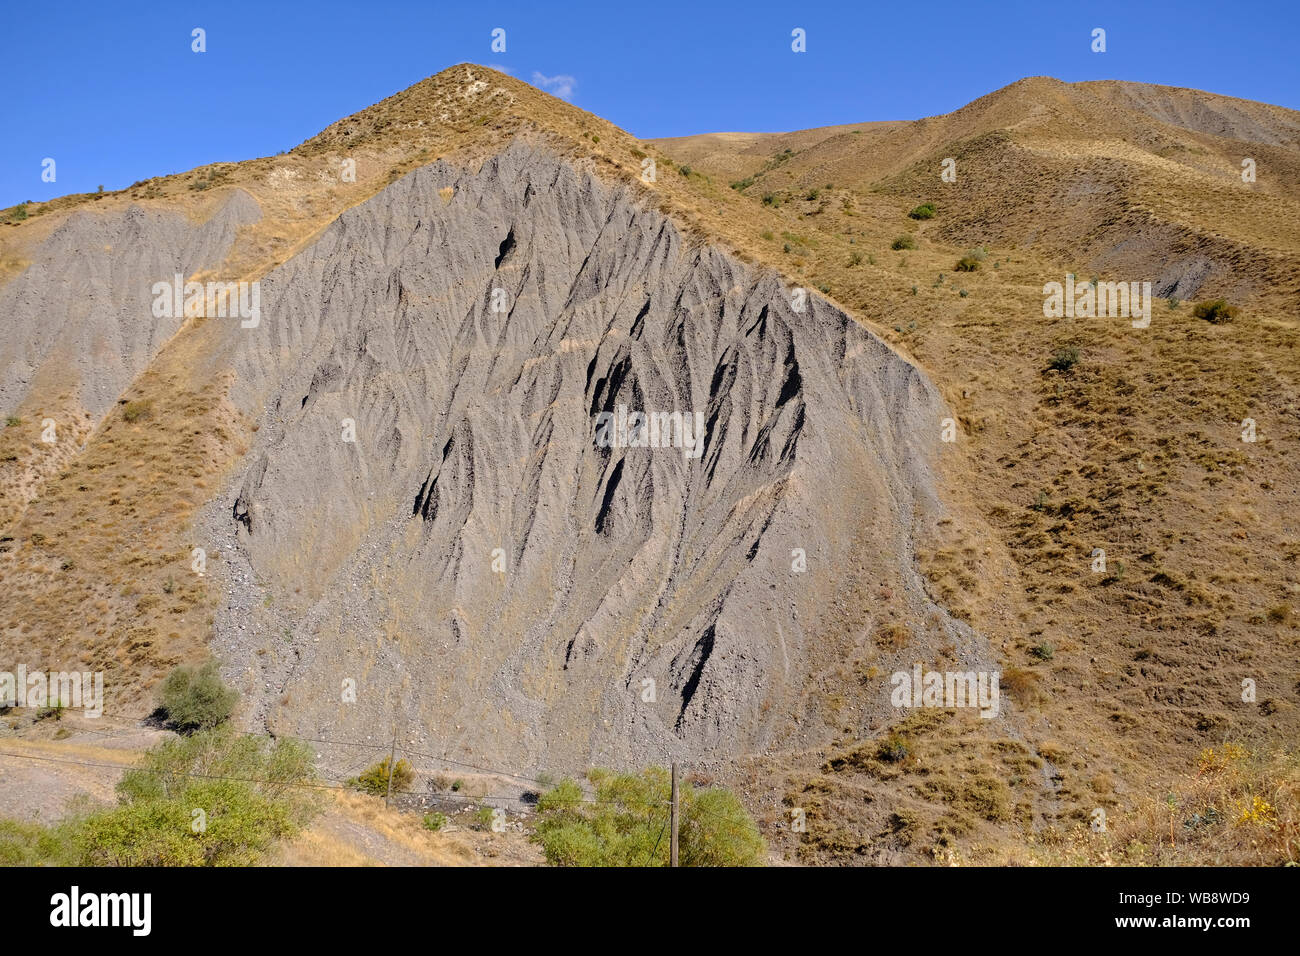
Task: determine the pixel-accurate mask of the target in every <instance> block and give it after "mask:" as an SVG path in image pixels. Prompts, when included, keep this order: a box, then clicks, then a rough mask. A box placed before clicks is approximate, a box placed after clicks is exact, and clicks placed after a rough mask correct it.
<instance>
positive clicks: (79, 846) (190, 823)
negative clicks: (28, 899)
mask: <svg viewBox="0 0 1300 956" xmlns="http://www.w3.org/2000/svg"><path fill="white" fill-rule="evenodd" d="M314 777H315V772H314V769H313V767H312V754H311V751H310V750H308V749H307V748H306V747H305V746H303V745H302V744H300V743H297V742H295V741H289V740H281V741H275V742H270V741H268V740H266V739H265V738H262V737H254V736H250V735H246V734H240V733H237V732H236V731H234V730H232V729H230V728H228V727H219V728H216V729H214V730H207V731H199V732H197V733H195V734H193V735H191V736H189V737H178V738H173V739H170V740H167V741H164V742H163V743H161V744H159V745H158V746H156V747H154V748H152V749H151V750H149V751H148V752H147V753H146V754H145V755H144V758H143V759H142V760H141V761H140V763H139V764H137V765H136V766H135V767H133V768H132V769H131V770H128V771H127V772H126V773H125V774H124V775H123V777H122V780H121V782H120V783H119V784H118V787H117V792H118V805H117V806H115V807H110V808H107V809H100V808H84V807H83V808H81V809H79V810H77V811H76V812H74V813H73V814H72V815H71V816H70V817H69V818H68V819H66V820H64V821H62V822H60V823H58V824H56V825H54V826H52V827H41V826H39V825H36V824H17V823H13V822H9V821H0V863H12V864H15V865H40V864H45V865H65V866H249V865H252V864H255V863H258V862H261V860H262V859H263V858H264V856H265V854H266V852H267V851H268V850H270V849H271V848H272V847H273V846H274V845H275V843H276V842H277V841H279V840H283V839H287V838H290V837H292V836H294V835H295V834H297V833H298V832H299V831H300V830H301V828H302V827H303V826H305V825H306V824H307V822H308V821H309V820H310V819H311V818H312V816H314V815H315V813H316V812H317V811H318V810H319V801H318V800H317V799H316V794H315V792H314V791H313V790H312V789H311V782H312V780H313V779H314Z"/></svg>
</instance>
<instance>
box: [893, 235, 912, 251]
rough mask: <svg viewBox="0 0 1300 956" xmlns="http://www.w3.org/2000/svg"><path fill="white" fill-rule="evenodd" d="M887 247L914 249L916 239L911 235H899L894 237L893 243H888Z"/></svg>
mask: <svg viewBox="0 0 1300 956" xmlns="http://www.w3.org/2000/svg"><path fill="white" fill-rule="evenodd" d="M889 248H891V249H915V248H916V240H915V239H913V238H912V237H911V236H899V237H898V238H897V239H895V240H894V241H893V243H892V244H891V245H890V247H889Z"/></svg>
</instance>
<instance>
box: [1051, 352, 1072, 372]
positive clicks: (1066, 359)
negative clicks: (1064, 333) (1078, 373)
mask: <svg viewBox="0 0 1300 956" xmlns="http://www.w3.org/2000/svg"><path fill="white" fill-rule="evenodd" d="M1078 364H1079V350H1078V349H1076V348H1074V347H1073V346H1071V347H1070V348H1066V349H1058V350H1057V352H1056V354H1055V355H1053V356H1052V361H1051V362H1049V363H1048V365H1047V367H1048V368H1050V369H1052V370H1053V371H1055V372H1068V371H1070V369H1072V368H1074V367H1075V366H1076V365H1078Z"/></svg>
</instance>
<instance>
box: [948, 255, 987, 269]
mask: <svg viewBox="0 0 1300 956" xmlns="http://www.w3.org/2000/svg"><path fill="white" fill-rule="evenodd" d="M979 267H980V261H979V259H977V258H975V257H974V256H962V257H961V258H960V259H958V260H957V264H956V265H955V266H953V267H952V271H953V272H978V271H979Z"/></svg>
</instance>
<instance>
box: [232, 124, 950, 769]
mask: <svg viewBox="0 0 1300 956" xmlns="http://www.w3.org/2000/svg"><path fill="white" fill-rule="evenodd" d="M448 188H450V189H451V190H454V194H453V195H452V196H451V198H450V200H449V201H447V200H444V198H442V197H440V195H439V192H440V190H441V191H443V192H444V193H445V192H446V190H447V189H448ZM262 301H263V308H262V312H263V318H262V322H261V325H260V326H259V327H258V328H256V329H241V328H239V326H238V323H234V322H232V323H229V325H228V329H227V331H226V334H227V335H228V337H229V346H228V347H229V350H230V353H231V354H232V356H233V360H234V362H235V365H236V367H237V369H238V372H239V382H240V384H239V385H238V386H237V387H236V389H235V393H234V397H235V399H236V400H237V401H239V402H242V403H243V404H244V406H245V410H246V411H248V412H249V413H250V414H251V415H253V416H254V417H256V418H258V419H259V420H260V427H259V430H258V432H257V437H256V441H255V443H254V445H253V447H252V449H251V450H250V452H249V455H248V458H247V465H248V468H247V471H246V472H245V473H244V474H242V475H241V476H240V477H239V479H238V480H237V481H236V483H235V485H234V487H233V488H232V490H231V492H230V493H229V495H228V496H227V497H226V498H224V499H223V500H222V501H221V502H220V503H219V504H218V505H217V506H216V508H215V509H214V515H215V516H216V517H215V518H214V520H215V521H216V522H218V524H217V525H216V527H217V528H218V530H217V531H216V532H214V533H216V534H225V535H231V536H233V537H234V539H235V540H236V541H237V542H238V545H237V549H236V550H237V552H238V553H237V555H236V557H237V559H238V560H246V561H247V563H248V565H249V568H250V570H251V575H252V577H254V578H255V579H257V580H259V581H261V582H262V583H263V584H264V585H265V586H266V593H267V596H268V597H267V600H266V601H262V602H258V603H257V604H256V605H255V606H254V608H253V610H251V611H247V613H250V614H252V615H253V617H252V618H251V629H246V630H244V631H239V630H238V629H237V628H236V627H235V626H234V625H233V621H234V618H233V617H231V613H233V611H232V612H231V613H228V614H227V616H226V618H225V619H224V620H219V621H218V628H219V630H221V631H222V633H223V635H224V636H223V637H222V638H221V639H220V640H219V641H218V644H219V647H220V648H221V649H222V650H223V651H224V652H225V653H226V654H227V655H228V656H230V657H233V658H242V659H241V660H240V667H241V669H242V668H247V669H248V672H249V673H250V674H254V675H256V680H250V683H249V685H248V686H249V689H252V690H255V691H260V692H263V693H264V695H265V702H264V708H265V709H266V710H267V713H268V716H269V717H270V718H272V719H274V720H275V721H276V722H277V726H281V727H285V728H286V729H287V728H295V730H296V732H300V733H303V734H304V735H306V736H312V734H311V733H308V731H317V730H320V729H323V728H329V729H330V732H331V734H333V735H337V736H343V737H347V736H348V735H349V733H351V734H352V735H353V736H354V737H355V736H358V735H364V733H365V732H366V731H369V730H372V729H373V728H374V727H375V726H382V727H385V728H386V727H388V726H389V725H390V724H391V722H392V721H393V720H394V719H397V720H399V722H400V723H401V725H402V726H404V727H405V728H406V729H405V735H406V737H407V739H409V740H412V741H418V742H421V743H423V744H424V746H426V747H428V748H429V749H430V750H431V751H437V752H450V751H455V752H459V753H463V754H475V755H491V756H492V757H494V758H496V759H500V760H508V761H510V762H511V763H512V764H513V765H515V766H534V767H540V766H550V767H558V766H565V765H568V766H575V767H576V766H582V765H584V764H586V763H589V762H592V761H615V762H617V761H623V760H626V761H632V760H643V759H646V758H648V757H649V758H654V759H662V758H663V757H664V755H666V754H667V753H670V752H671V753H689V754H693V755H696V756H699V757H705V756H709V755H725V754H728V753H735V752H740V751H754V750H760V749H762V748H764V747H766V746H768V745H770V744H771V743H772V741H773V740H774V739H776V738H778V737H780V736H781V735H782V734H784V733H787V732H788V730H789V727H790V726H791V722H792V720H793V721H795V722H797V720H798V714H797V711H798V710H799V707H800V706H802V705H801V704H800V703H799V702H800V701H803V700H805V699H806V698H807V696H808V694H809V693H815V684H816V677H815V675H814V673H813V671H814V670H815V666H816V665H817V663H818V662H824V661H825V660H826V658H827V657H830V658H832V659H833V658H834V657H835V655H836V653H837V651H836V650H835V646H834V642H835V641H839V640H842V635H838V634H836V635H829V634H824V633H819V631H818V628H817V626H816V623H817V622H818V621H820V620H822V619H824V617H825V615H824V612H825V611H826V609H827V605H828V603H830V602H831V601H832V599H833V595H834V594H835V589H836V584H837V581H839V580H841V579H842V578H843V577H844V575H845V572H846V569H848V568H850V567H859V566H861V565H862V564H863V563H864V556H866V560H867V562H868V563H870V564H871V565H873V566H874V568H875V570H878V572H879V576H880V578H881V579H884V578H888V579H889V580H891V581H896V582H899V587H900V594H902V595H903V597H902V600H903V601H905V602H910V606H911V609H912V611H914V612H915V613H916V614H917V615H920V614H921V613H923V612H925V611H927V610H929V609H930V608H929V605H928V604H927V603H926V601H925V598H924V595H923V592H922V589H921V588H920V585H919V582H918V581H917V579H916V575H915V573H914V571H913V569H912V563H913V562H912V544H911V540H912V534H913V528H914V526H915V520H916V517H917V515H918V514H923V513H927V512H929V511H930V510H931V509H932V508H933V496H932V489H931V479H930V473H929V462H930V460H931V456H932V454H933V450H934V446H935V444H936V443H937V441H938V438H939V431H940V421H941V419H942V418H943V417H944V412H943V411H942V409H941V406H940V402H939V400H938V398H937V395H936V393H935V390H934V389H933V387H932V386H931V385H930V383H929V382H928V381H927V379H926V378H925V376H924V375H923V374H922V373H921V372H920V371H919V370H918V369H917V368H915V367H914V366H913V365H911V364H910V363H908V362H907V361H905V360H904V359H902V358H901V357H899V356H898V355H897V354H895V353H894V352H893V351H891V350H890V349H889V348H888V347H887V346H885V345H884V344H883V343H882V342H881V341H879V340H878V339H876V338H875V337H873V336H872V335H871V334H869V333H868V332H867V331H865V330H864V329H863V328H862V327H861V326H859V325H858V324H856V323H855V322H854V321H853V320H852V319H850V318H849V317H848V316H847V315H845V314H844V313H843V312H841V311H839V310H838V309H836V308H834V307H833V306H832V305H830V304H829V303H827V302H825V301H824V300H821V299H819V298H817V297H815V296H810V297H808V298H807V301H806V304H805V305H800V308H799V309H796V307H795V304H792V303H794V302H796V297H794V296H792V292H791V290H790V289H787V288H786V287H785V286H784V285H783V284H782V283H781V282H780V281H779V280H778V279H777V277H775V276H774V275H772V274H770V273H761V272H758V271H756V270H754V269H752V268H751V267H748V266H746V265H744V264H742V263H739V262H737V261H735V260H733V259H731V258H729V257H728V256H726V255H724V254H723V253H722V252H721V251H719V250H717V249H714V248H710V247H707V246H699V245H697V244H692V243H690V242H688V241H687V240H686V239H685V238H684V237H683V236H682V235H681V234H680V233H679V232H678V230H677V229H676V228H675V227H674V225H673V224H672V223H671V222H670V221H669V220H667V219H666V218H664V217H663V216H662V215H660V214H659V213H657V212H654V211H650V210H647V209H645V208H643V207H642V206H641V205H639V204H638V203H637V202H636V201H635V197H634V196H633V195H631V194H630V193H629V192H628V191H627V190H625V189H619V188H614V187H611V186H609V185H606V184H604V183H603V182H601V181H600V180H598V179H597V178H596V177H594V176H593V175H591V174H589V173H586V172H582V171H579V170H578V169H575V168H574V167H573V166H571V165H569V164H567V163H566V162H565V161H563V160H561V159H560V158H559V157H557V156H556V155H553V154H551V153H550V152H548V151H547V150H546V149H545V148H541V147H536V146H533V145H529V144H528V143H526V142H523V141H515V142H514V143H513V144H512V145H511V146H510V147H509V148H508V149H507V150H506V151H505V152H503V153H502V154H500V155H499V156H497V157H496V158H494V159H492V160H491V161H489V162H487V163H486V164H485V165H483V166H482V168H480V169H478V170H465V169H460V168H457V167H455V166H451V165H448V164H444V163H436V164H434V165H431V166H427V167H424V168H422V169H419V170H418V171H416V172H414V173H412V174H411V175H409V176H407V177H405V178H404V179H402V180H400V181H398V182H396V183H394V184H393V185H391V186H390V187H388V188H387V189H385V190H384V191H383V192H382V193H380V194H379V195H377V196H375V197H374V198H372V199H371V200H369V201H368V202H366V203H363V204H361V205H360V206H358V207H356V208H354V209H352V210H350V211H349V212H347V213H346V214H344V215H343V216H342V217H340V219H339V220H338V221H337V222H336V223H335V224H334V225H333V226H332V227H330V228H329V229H328V230H327V231H326V232H325V233H324V234H323V235H322V237H321V238H320V239H319V241H317V242H316V243H315V244H314V245H313V246H312V247H311V248H309V249H307V250H306V251H304V252H303V253H301V254H300V255H298V256H297V257H296V258H294V259H293V260H291V261H290V262H289V263H287V264H286V265H285V266H284V267H282V268H281V269H279V270H278V271H277V272H276V273H274V274H273V275H272V276H270V277H269V278H268V279H267V280H266V281H265V282H264V284H263V289H262ZM624 412H626V415H627V416H628V417H629V418H630V417H631V416H632V414H633V413H634V412H645V413H654V414H656V415H658V414H660V413H663V414H666V415H669V416H680V418H676V417H668V418H656V421H655V431H654V435H655V436H656V439H657V440H658V439H664V438H665V437H666V444H667V445H668V447H628V446H631V445H633V441H632V439H634V438H635V437H636V435H637V433H636V432H635V430H634V426H635V420H633V424H632V426H629V427H628V428H627V429H624V430H623V431H621V432H620V424H619V423H620V421H622V420H623V416H624ZM697 415H698V417H697ZM697 420H698V421H700V422H702V425H703V428H702V434H700V435H698V436H695V435H693V434H692V433H693V430H694V428H695V422H696V421H697ZM678 422H680V426H681V427H680V430H678V429H677V428H675V427H674V426H675V425H676V423H678ZM647 431H648V429H647ZM643 434H644V433H643ZM353 436H355V440H350V439H352V438H353ZM674 438H679V439H680V440H679V441H676V442H675V441H674ZM694 441H698V444H693V442H694ZM659 443H661V444H662V443H663V442H659ZM801 556H806V563H807V569H806V570H804V569H803V568H802V559H801ZM268 603H269V607H268V606H267V605H268ZM241 623H246V628H247V626H248V625H247V622H243V621H242V619H241ZM272 629H274V630H275V633H274V634H269V633H268V632H270V631H271V630H272ZM281 631H283V632H284V638H283V639H287V640H288V641H290V642H291V644H292V647H293V652H292V654H290V655H288V656H287V660H288V661H289V664H287V665H286V669H285V670H284V671H282V672H279V673H272V672H270V671H267V670H265V667H266V664H265V657H263V658H262V659H259V657H258V655H257V654H256V653H255V652H256V649H257V648H256V646H255V645H256V644H257V643H258V642H259V640H260V642H261V643H262V644H265V643H267V641H269V640H270V641H274V640H278V639H281V635H280V632H281ZM250 633H260V635H261V636H260V638H256V639H253V640H251V641H250V640H249V639H248V635H249V634H250ZM274 656H275V655H272V657H274ZM349 681H354V682H355V685H356V687H357V702H356V703H351V702H350V701H346V700H344V699H343V697H344V694H343V693H342V692H341V688H346V686H347V682H349ZM872 693H873V696H878V695H875V692H874V691H873V692H872ZM880 706H884V705H883V704H882V705H880Z"/></svg>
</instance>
